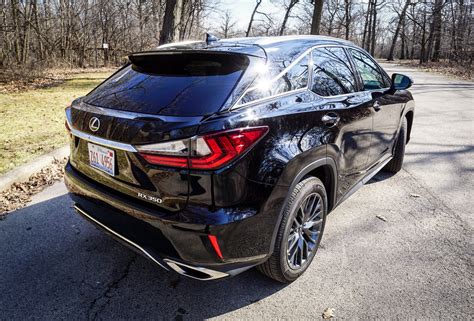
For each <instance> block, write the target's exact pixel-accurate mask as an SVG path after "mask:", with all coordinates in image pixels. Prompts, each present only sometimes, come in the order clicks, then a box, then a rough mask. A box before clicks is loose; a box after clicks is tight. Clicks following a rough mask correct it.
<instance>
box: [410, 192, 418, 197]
mask: <svg viewBox="0 0 474 321" xmlns="http://www.w3.org/2000/svg"><path fill="white" fill-rule="evenodd" d="M410 196H411V197H414V198H418V197H421V195H419V194H415V193H411V194H410Z"/></svg>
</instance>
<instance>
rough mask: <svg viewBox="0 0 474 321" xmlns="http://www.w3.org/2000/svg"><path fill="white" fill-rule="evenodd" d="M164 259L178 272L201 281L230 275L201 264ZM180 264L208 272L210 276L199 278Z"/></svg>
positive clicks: (201, 271)
mask: <svg viewBox="0 0 474 321" xmlns="http://www.w3.org/2000/svg"><path fill="white" fill-rule="evenodd" d="M163 261H165V262H166V264H168V265H169V267H170V268H172V269H173V270H174V271H175V272H177V273H179V274H181V275H184V276H187V277H189V278H193V279H196V280H200V281H208V280H216V279H221V278H225V277H227V276H229V274H227V273H224V272H219V271H214V270H210V269H207V268H204V267H199V266H192V265H187V264H184V263H181V262H176V261H173V260H171V259H163ZM180 266H184V267H186V268H188V269H191V270H194V271H197V272H200V273H204V274H207V275H209V277H208V278H205V279H203V278H198V277H195V276H192V275H189V274H188V273H186V271H185V270H183V269H182V268H180Z"/></svg>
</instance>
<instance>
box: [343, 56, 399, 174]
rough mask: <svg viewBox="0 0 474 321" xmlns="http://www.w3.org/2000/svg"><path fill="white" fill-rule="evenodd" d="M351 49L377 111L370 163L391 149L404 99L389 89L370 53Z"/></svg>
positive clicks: (388, 84)
mask: <svg viewBox="0 0 474 321" xmlns="http://www.w3.org/2000/svg"><path fill="white" fill-rule="evenodd" d="M348 51H349V52H350V53H351V56H352V58H353V61H354V65H355V67H356V69H357V71H358V73H359V75H360V78H361V82H362V84H363V90H364V91H365V92H366V93H367V95H370V96H371V101H370V104H371V106H372V108H373V110H374V112H375V113H374V120H373V136H372V144H371V148H370V156H369V163H370V164H371V165H373V164H375V163H377V162H378V161H379V160H380V159H381V158H383V157H384V156H385V155H387V154H390V153H391V147H392V145H393V142H394V141H395V135H396V133H397V129H398V126H399V121H400V113H401V110H402V103H403V101H402V100H401V99H400V98H399V97H397V96H396V95H393V93H390V92H389V90H388V89H389V87H390V78H389V77H388V76H387V74H386V73H385V72H384V71H383V70H382V68H381V67H380V66H379V65H378V64H377V63H376V62H375V61H374V60H373V59H372V58H371V57H370V56H369V55H367V54H366V53H364V52H362V51H361V50H357V49H353V48H350V49H349V50H348Z"/></svg>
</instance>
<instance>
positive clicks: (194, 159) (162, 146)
mask: <svg viewBox="0 0 474 321" xmlns="http://www.w3.org/2000/svg"><path fill="white" fill-rule="evenodd" d="M267 132H268V127H266V126H265V127H249V128H240V129H233V130H229V131H223V132H218V133H212V134H209V135H204V136H199V137H197V138H192V139H185V140H177V141H172V142H165V143H158V144H151V145H144V146H137V150H138V151H139V154H140V155H141V156H142V157H143V158H144V159H145V160H146V161H147V162H148V163H150V164H154V165H162V166H169V167H177V168H191V169H204V170H206V169H217V168H220V167H222V166H224V165H225V164H228V163H229V162H231V161H232V160H233V159H235V158H237V157H238V156H239V155H242V154H243V153H244V152H245V151H247V150H248V149H250V148H251V147H252V146H253V145H255V144H256V143H257V142H258V141H259V140H260V139H261V138H262V137H263V136H264V135H265V134H266V133H267Z"/></svg>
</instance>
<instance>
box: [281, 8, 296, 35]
mask: <svg viewBox="0 0 474 321" xmlns="http://www.w3.org/2000/svg"><path fill="white" fill-rule="evenodd" d="M298 1H299V0H291V1H290V4H289V5H288V8H287V9H286V12H285V16H284V17H283V22H282V24H281V28H280V32H279V33H278V35H280V36H283V33H284V32H285V27H286V23H287V22H288V17H289V16H290V13H291V10H292V9H293V7H294V6H295V5H296V4H297V3H298Z"/></svg>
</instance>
